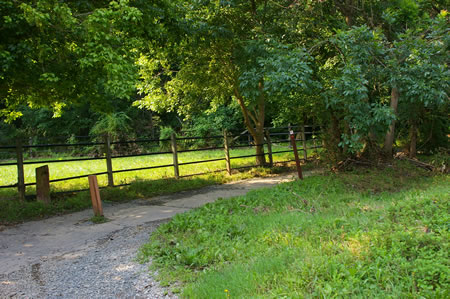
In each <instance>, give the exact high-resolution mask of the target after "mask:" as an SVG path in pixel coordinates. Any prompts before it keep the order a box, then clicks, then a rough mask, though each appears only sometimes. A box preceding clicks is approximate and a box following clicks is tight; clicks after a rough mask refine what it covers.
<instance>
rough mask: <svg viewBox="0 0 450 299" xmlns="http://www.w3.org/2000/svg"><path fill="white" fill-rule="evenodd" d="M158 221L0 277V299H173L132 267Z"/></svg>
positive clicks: (138, 267) (144, 272)
mask: <svg viewBox="0 0 450 299" xmlns="http://www.w3.org/2000/svg"><path fill="white" fill-rule="evenodd" d="M164 221H166V220H162V221H151V222H147V223H144V224H141V225H138V226H134V227H129V228H124V229H121V230H118V231H115V232H112V233H110V234H109V235H107V236H106V237H104V238H102V239H99V240H97V241H96V242H95V243H93V244H90V246H87V247H86V248H84V249H82V250H79V249H78V250H76V251H73V252H69V253H65V254H64V255H61V256H56V257H51V258H50V259H41V260H40V262H37V263H33V264H30V265H27V266H22V268H21V269H20V270H18V271H15V272H12V273H9V274H7V275H5V274H0V298H176V296H174V295H173V294H171V293H170V292H169V291H168V290H167V289H164V288H162V287H160V286H159V284H158V282H156V281H155V280H154V278H153V277H152V276H151V275H149V269H148V267H149V264H140V263H139V262H137V261H136V251H137V248H139V247H140V246H141V245H143V244H144V243H146V242H147V241H148V238H149V235H150V234H151V233H152V232H153V231H154V230H155V229H156V228H157V227H158V225H159V224H160V223H162V222H164ZM86 225H94V224H92V223H90V224H88V223H86ZM99 225H101V224H99Z"/></svg>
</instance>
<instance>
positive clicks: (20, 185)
mask: <svg viewBox="0 0 450 299" xmlns="http://www.w3.org/2000/svg"><path fill="white" fill-rule="evenodd" d="M16 154H17V190H18V191H19V200H20V201H24V200H25V174H24V171H23V147H22V141H21V140H20V139H17V140H16Z"/></svg>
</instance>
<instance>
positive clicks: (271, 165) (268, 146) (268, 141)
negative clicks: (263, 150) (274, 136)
mask: <svg viewBox="0 0 450 299" xmlns="http://www.w3.org/2000/svg"><path fill="white" fill-rule="evenodd" d="M266 142H267V152H268V154H269V166H270V167H273V156H272V141H271V140H270V129H267V130H266Z"/></svg>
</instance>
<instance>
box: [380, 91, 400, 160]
mask: <svg viewBox="0 0 450 299" xmlns="http://www.w3.org/2000/svg"><path fill="white" fill-rule="evenodd" d="M398 98H399V92H398V89H397V88H396V87H393V88H392V91H391V109H392V110H394V113H395V114H397V106H398ZM394 136H395V120H393V121H392V123H391V125H390V127H389V131H388V132H387V133H386V137H385V138H384V146H383V151H384V152H385V153H386V154H387V155H389V156H391V155H392V145H393V144H394Z"/></svg>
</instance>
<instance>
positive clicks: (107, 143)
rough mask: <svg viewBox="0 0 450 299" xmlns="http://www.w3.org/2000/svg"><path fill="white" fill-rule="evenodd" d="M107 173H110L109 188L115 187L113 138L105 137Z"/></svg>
mask: <svg viewBox="0 0 450 299" xmlns="http://www.w3.org/2000/svg"><path fill="white" fill-rule="evenodd" d="M105 153H106V171H107V172H108V186H109V187H114V175H113V168H112V158H111V136H109V134H107V135H106V136H105Z"/></svg>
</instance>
